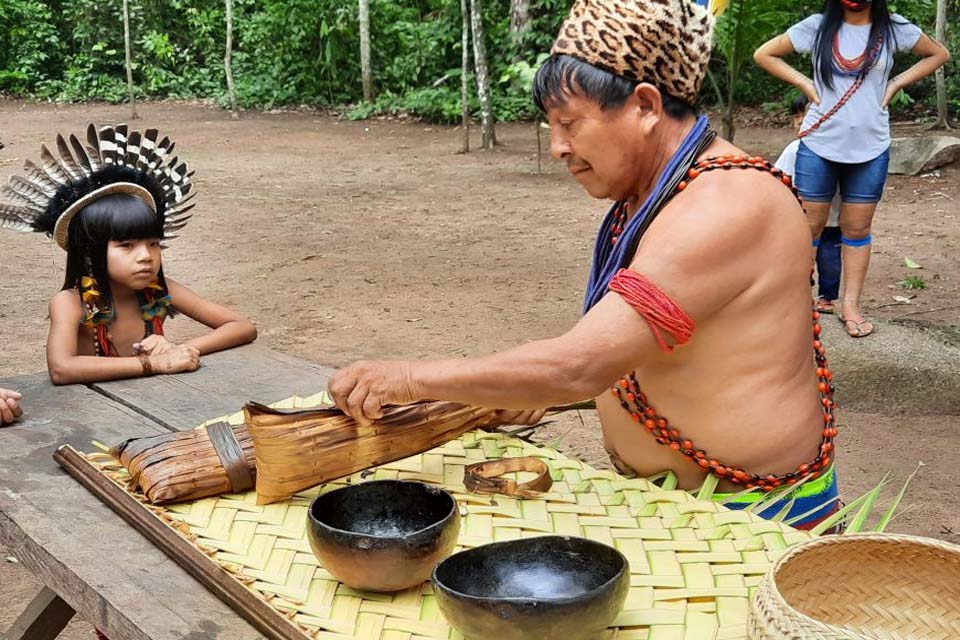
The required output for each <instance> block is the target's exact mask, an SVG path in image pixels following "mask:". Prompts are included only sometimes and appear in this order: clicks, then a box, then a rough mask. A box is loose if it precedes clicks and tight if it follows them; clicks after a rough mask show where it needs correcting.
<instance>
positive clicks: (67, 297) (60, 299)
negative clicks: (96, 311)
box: [47, 290, 143, 385]
mask: <svg viewBox="0 0 960 640" xmlns="http://www.w3.org/2000/svg"><path fill="white" fill-rule="evenodd" d="M82 322H83V309H82V308H81V306H80V302H79V298H78V297H77V293H76V291H70V290H66V291H61V292H60V293H58V294H57V295H55V296H54V297H53V299H52V300H51V301H50V334H49V335H48V336H47V370H48V371H49V373H50V380H51V381H52V382H53V384H57V385H61V384H80V383H89V382H105V381H107V380H119V379H121V378H136V377H138V376H141V375H143V364H142V363H141V362H140V360H139V359H138V358H98V357H96V356H80V355H77V340H78V331H77V328H78V327H79V326H80V324H81V323H82Z"/></svg>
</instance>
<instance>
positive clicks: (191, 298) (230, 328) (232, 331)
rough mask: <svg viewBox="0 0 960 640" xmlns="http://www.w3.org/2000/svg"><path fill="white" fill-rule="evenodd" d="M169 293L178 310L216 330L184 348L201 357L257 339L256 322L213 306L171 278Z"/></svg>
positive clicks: (224, 308) (168, 286) (223, 308)
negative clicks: (193, 348)
mask: <svg viewBox="0 0 960 640" xmlns="http://www.w3.org/2000/svg"><path fill="white" fill-rule="evenodd" d="M167 290H168V291H169V293H170V297H171V298H172V299H173V306H174V308H175V309H176V310H177V311H178V312H180V313H182V314H184V315H186V316H188V317H190V318H192V319H194V320H196V321H197V322H200V323H202V324H205V325H206V326H208V327H210V328H211V329H213V331H211V332H210V333H207V334H204V335H202V336H199V337H197V338H194V339H193V340H188V341H187V342H185V343H184V344H188V345H191V346H194V347H196V348H198V349H199V350H200V355H204V354H207V353H213V352H215V351H222V350H224V349H230V348H232V347H238V346H240V345H243V344H247V343H249V342H253V341H254V340H256V339H257V327H256V326H254V324H253V322H251V321H250V320H249V319H247V318H245V317H244V316H242V315H240V314H239V313H237V312H235V311H233V310H232V309H228V308H227V307H224V306H223V305H220V304H217V303H215V302H211V301H209V300H207V299H205V298H203V297H202V296H200V295H199V294H197V293H196V292H195V291H193V290H191V289H190V288H189V287H186V286H184V285H182V284H180V283H179V282H177V281H176V280H173V279H171V278H167Z"/></svg>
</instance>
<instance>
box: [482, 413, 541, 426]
mask: <svg viewBox="0 0 960 640" xmlns="http://www.w3.org/2000/svg"><path fill="white" fill-rule="evenodd" d="M546 413H547V410H546V409H532V410H528V411H513V410H511V409H499V410H497V412H496V414H494V415H495V416H496V418H497V421H498V422H499V424H501V425H505V424H516V425H520V426H527V425H534V424H537V423H538V422H540V421H541V420H543V416H544V414H546Z"/></svg>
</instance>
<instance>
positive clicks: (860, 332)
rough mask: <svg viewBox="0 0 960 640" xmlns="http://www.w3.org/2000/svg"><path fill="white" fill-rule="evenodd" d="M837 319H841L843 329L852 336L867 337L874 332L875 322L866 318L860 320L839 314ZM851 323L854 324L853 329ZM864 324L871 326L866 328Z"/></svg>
mask: <svg viewBox="0 0 960 640" xmlns="http://www.w3.org/2000/svg"><path fill="white" fill-rule="evenodd" d="M837 320H839V321H840V324H842V325H843V330H844V331H846V332H847V335H848V336H850V337H851V338H866V337H867V336H868V335H870V334H871V333H873V331H874V328H875V327H874V326H873V323H872V322H870V321H869V320H867V319H866V318H864V319H863V320H860V321H859V322H858V321H857V320H847V319H845V318H844V317H843V316H841V315H838V316H837ZM851 323H852V324H853V330H851V328H850V324H851ZM864 325H869V326H870V328H869V329H866V330H865V329H864V328H863V326H864Z"/></svg>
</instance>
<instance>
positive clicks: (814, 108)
mask: <svg viewBox="0 0 960 640" xmlns="http://www.w3.org/2000/svg"><path fill="white" fill-rule="evenodd" d="M890 19H891V27H892V31H893V39H894V40H895V41H896V42H895V43H894V42H885V43H884V45H883V51H882V52H881V54H880V57H879V59H878V61H877V63H876V64H875V65H874V66H873V68H872V69H871V70H870V72H869V73H867V76H866V80H865V81H864V83H863V86H862V87H860V89H858V90H857V92H856V93H854V94H853V97H852V98H850V100H849V101H848V102H847V103H846V104H845V105H843V106H842V107H841V108H840V110H839V111H837V112H836V113H835V114H833V116H832V117H831V118H830V119H829V120H827V121H826V122H824V123H823V124H822V125H821V126H820V128H819V129H817V130H816V131H814V132H813V133H811V134H810V135H809V136H807V137H806V138H804V139H803V143H804V144H805V145H807V146H808V147H809V148H810V150H811V151H813V152H814V153H815V154H817V155H818V156H820V157H821V158H824V159H825V160H832V161H834V162H844V163H848V164H858V163H861V162H868V161H870V160H873V159H874V158H876V157H877V156H879V155H880V154H881V153H883V152H884V151H886V150H887V149H888V148H889V147H890V114H889V112H888V111H887V110H886V109H884V108H882V107H881V106H880V105H881V104H883V94H884V93H885V92H886V90H887V80H888V79H889V78H890V71H891V70H892V69H893V54H894V53H899V52H901V51H909V50H911V49H913V47H914V46H916V44H917V41H919V40H920V36H922V35H923V32H922V31H921V30H920V28H919V27H917V26H916V25H914V24H912V23H910V22H909V21H907V20H906V19H905V18H902V17H900V16H898V15H896V14H893V15H892V16H890ZM822 22H823V14H820V13H817V14H814V15H812V16H810V17H809V18H806V19H805V20H801V21H800V22H798V23H797V24H795V25H793V26H792V27H790V28H789V29H788V30H787V36H788V37H789V38H790V42H791V43H793V48H794V49H795V50H796V51H797V52H798V53H811V51H812V50H813V45H814V42H815V40H816V37H817V31H818V30H819V29H820V24H821V23H822ZM870 28H871V25H869V24H864V25H855V24H847V23H846V22H844V23H843V24H842V25H841V26H840V31H839V33H838V36H839V37H838V40H839V45H840V54H841V55H843V56H844V57H845V58H851V59H852V58H856V57H857V56H859V55H860V54H862V53H863V52H864V50H865V49H866V48H867V44H868V43H869V40H870ZM831 44H832V43H831ZM815 66H817V65H815ZM855 81H856V76H840V75H837V74H834V75H833V89H830V88H828V87H827V86H826V85H824V84H823V80H822V79H821V78H820V72H819V69H816V68H815V69H814V86H815V87H816V88H817V93H818V94H819V96H820V104H811V105H810V110H809V111H808V112H807V117H806V118H805V119H804V121H803V127H802V129H804V130H805V129H808V128H809V127H810V126H812V125H813V124H814V123H815V122H817V121H818V120H820V118H821V117H823V115H824V114H826V113H827V112H829V111H830V109H832V108H833V107H834V106H835V105H836V104H837V103H838V102H840V98H842V97H843V94H845V93H846V92H847V89H849V88H850V87H851V85H853V83H854V82H855Z"/></svg>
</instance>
